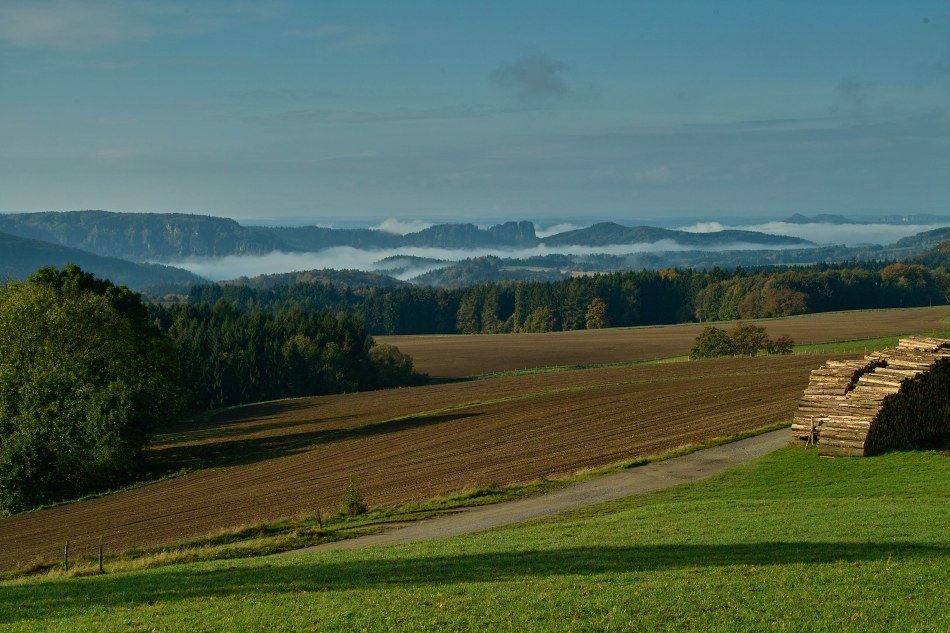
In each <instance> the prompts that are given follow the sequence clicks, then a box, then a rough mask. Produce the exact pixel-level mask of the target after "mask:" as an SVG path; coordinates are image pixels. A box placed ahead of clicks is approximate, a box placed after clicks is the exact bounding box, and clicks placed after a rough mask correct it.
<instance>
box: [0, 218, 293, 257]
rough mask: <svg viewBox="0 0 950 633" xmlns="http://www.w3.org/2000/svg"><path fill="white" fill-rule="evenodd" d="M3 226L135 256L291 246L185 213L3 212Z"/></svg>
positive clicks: (261, 232) (263, 233)
mask: <svg viewBox="0 0 950 633" xmlns="http://www.w3.org/2000/svg"><path fill="white" fill-rule="evenodd" d="M0 231H3V232H6V233H10V234H12V235H18V236H20V237H28V238H31V239H35V240H42V241H44V242H51V243H53V244H60V245H62V246H70V247H73V248H79V249H82V250H84V251H88V252H91V253H95V254H97V255H104V256H107V257H119V258H121V259H127V260H131V261H148V260H151V261H173V260H177V259H183V258H186V257H222V256H224V255H261V254H264V253H269V252H271V251H274V250H281V249H285V250H286V249H287V246H286V245H285V244H284V243H283V242H281V240H280V239H279V238H278V237H277V236H276V235H274V234H273V233H272V232H271V231H270V230H269V229H266V228H260V227H244V226H241V225H240V224H238V223H237V222H235V221H234V220H231V219H228V218H215V217H211V216H206V215H187V214H183V213H111V212H109V211H66V212H46V213H16V214H0Z"/></svg>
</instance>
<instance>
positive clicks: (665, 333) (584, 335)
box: [376, 306, 950, 378]
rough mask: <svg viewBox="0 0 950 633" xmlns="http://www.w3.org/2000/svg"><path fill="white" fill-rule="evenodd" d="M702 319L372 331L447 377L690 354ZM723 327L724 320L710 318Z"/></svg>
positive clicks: (798, 332)
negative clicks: (557, 328)
mask: <svg viewBox="0 0 950 633" xmlns="http://www.w3.org/2000/svg"><path fill="white" fill-rule="evenodd" d="M948 318H950V307H948V306H937V307H932V308H906V309H902V310H862V311H859V312H828V313H823V314H805V315H801V316H795V317H788V318H783V319H760V320H756V321H750V322H751V323H755V324H756V325H761V326H763V327H765V329H766V331H767V332H768V334H769V336H771V337H772V338H776V337H778V336H781V335H782V334H788V335H789V336H791V337H792V339H794V340H795V342H796V343H820V342H827V341H848V340H854V339H862V338H873V337H879V336H894V335H900V334H911V333H923V332H931V331H941V330H946V329H947V327H948V324H947V319H948ZM705 325H707V324H700V323H689V324H684V325H668V326H660V327H645V328H610V329H606V330H578V331H572V332H551V333H547V334H516V335H498V334H477V335H458V336H435V335H432V336H428V335H425V336H379V337H376V340H377V341H378V342H379V343H387V344H390V345H395V346H397V347H398V348H399V349H400V350H402V351H403V352H405V353H406V354H409V355H410V356H412V358H413V360H414V361H415V366H416V368H417V369H418V370H419V371H423V372H427V373H429V374H430V375H431V376H433V377H439V378H454V377H460V376H471V375H475V374H484V373H494V372H503V371H513V370H520V369H526V368H531V367H550V366H553V365H592V364H598V363H622V362H630V361H643V360H651V359H655V358H667V357H670V356H684V355H686V354H688V353H689V350H690V348H691V347H692V346H693V341H694V340H695V339H696V336H698V335H699V333H700V332H702V331H703V327H705ZM715 325H717V326H719V327H725V328H727V329H728V328H730V327H732V326H731V324H722V323H717V324H715Z"/></svg>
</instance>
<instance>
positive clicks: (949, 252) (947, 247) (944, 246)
mask: <svg viewBox="0 0 950 633" xmlns="http://www.w3.org/2000/svg"><path fill="white" fill-rule="evenodd" d="M912 261H914V262H917V263H921V264H924V265H926V266H929V267H930V268H941V269H943V270H944V271H946V272H950V239H948V240H946V241H944V242H941V243H940V244H937V245H936V246H934V247H933V248H931V249H930V250H929V251H927V252H926V253H923V254H922V255H918V256H917V257H915V258H913V260H912Z"/></svg>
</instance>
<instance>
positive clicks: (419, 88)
mask: <svg viewBox="0 0 950 633" xmlns="http://www.w3.org/2000/svg"><path fill="white" fill-rule="evenodd" d="M948 175H950V5H948V4H947V3H946V0H937V1H914V0H902V1H900V2H893V1H891V0H888V1H880V0H860V1H835V2H817V1H808V0H802V1H801V2H794V3H793V2H779V1H769V0H749V1H745V2H739V1H723V2H708V1H707V2H691V1H688V0H682V1H678V2H655V1H649V2H647V1H636V0H624V1H619V2H613V1H609V0H602V1H598V2H581V1H576V2H573V1H572V2H567V1H558V0H545V1H532V2H527V1H525V2H519V1H517V0H509V1H506V2H495V1H490V0H489V1H481V2H474V1H469V2H466V1H461V0H460V1H457V2H456V1H452V2H446V1H444V0H441V1H432V2H430V1H425V0H413V1H412V2H392V1H386V2H359V1H357V0H348V1H345V2H332V1H324V0H321V1H320V2H290V1H274V2H269V1H263V0H261V1H248V2H240V1H236V2H211V1H202V2H176V1H170V0H149V1H139V0H122V1H115V2H113V1H107V0H86V1H71V0H52V1H44V0H30V1H21V0H0V211H2V212H14V211H20V212H22V211H44V210H72V209H106V210H111V211H153V212H170V211H176V212H189V213H204V214H210V215H220V216H228V217H233V218H236V219H238V220H239V221H242V222H245V223H264V224H267V223H270V224H304V223H308V224H309V223H312V224H321V225H326V226H349V225H354V224H360V223H363V224H365V225H372V224H374V223H379V222H382V221H384V220H387V219H388V220H389V221H390V222H404V223H412V222H433V221H466V222H469V221H471V222H486V223H487V222H492V221H499V220H503V219H517V220H520V219H533V220H546V221H548V222H549V223H551V224H554V223H558V222H565V223H570V222H575V223H577V222H580V223H583V222H584V221H587V220H592V219H614V220H619V221H625V222H627V223H628V224H632V223H637V222H648V221H665V222H668V223H669V222H680V223H684V222H687V221H702V220H710V221H712V220H715V221H727V220H731V221H734V222H738V221H742V220H747V221H749V222H752V221H764V220H767V219H769V218H772V219H779V218H782V217H785V216H787V215H790V214H791V213H805V214H814V213H841V214H846V215H851V216H854V217H857V216H860V215H874V214H878V215H879V214H889V213H937V214H950V177H948Z"/></svg>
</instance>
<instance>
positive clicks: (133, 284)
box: [0, 233, 205, 289]
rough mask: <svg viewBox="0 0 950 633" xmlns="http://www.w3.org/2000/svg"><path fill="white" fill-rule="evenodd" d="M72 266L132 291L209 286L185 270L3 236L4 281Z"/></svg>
mask: <svg viewBox="0 0 950 633" xmlns="http://www.w3.org/2000/svg"><path fill="white" fill-rule="evenodd" d="M70 263H71V264H76V265H78V266H79V267H80V268H82V269H83V270H85V271H87V272H91V273H93V274H94V275H96V276H97V277H99V278H102V279H109V280H111V281H112V282H113V283H116V284H119V285H124V286H128V287H129V288H132V289H142V288H144V287H146V286H153V285H165V284H200V283H205V280H204V279H202V278H201V277H199V276H198V275H195V274H193V273H190V272H188V271H187V270H182V269H181V268H174V267H172V266H163V265H161V264H136V263H133V262H129V261H125V260H123V259H119V258H116V257H103V256H101V255H96V254H95V253H89V252H86V251H83V250H80V249H77V248H70V247H68V246H61V245H58V244H51V243H49V242H43V241H40V240H34V239H29V238H25V237H18V236H16V235H10V234H8V233H0V279H4V280H7V279H26V278H27V277H28V276H29V275H30V274H31V273H33V272H34V271H35V270H36V269H38V268H41V267H43V266H56V267H57V268H62V267H63V266H65V265H66V264H70Z"/></svg>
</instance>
